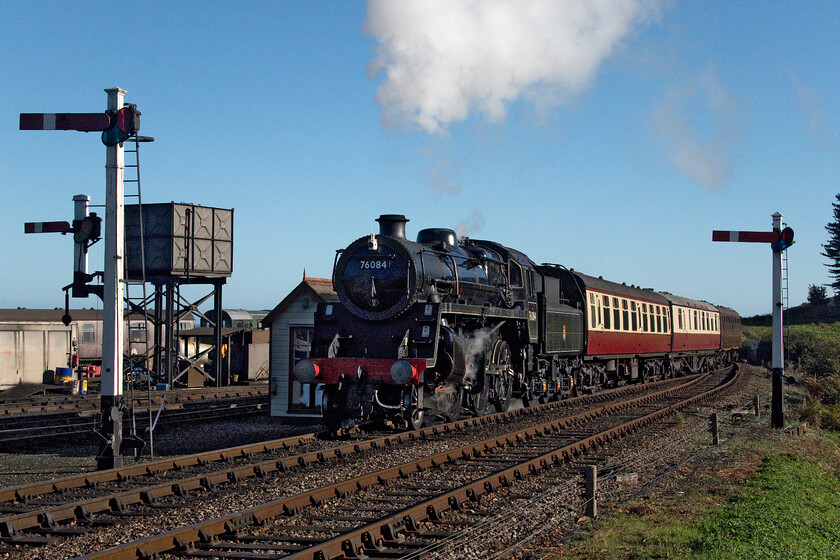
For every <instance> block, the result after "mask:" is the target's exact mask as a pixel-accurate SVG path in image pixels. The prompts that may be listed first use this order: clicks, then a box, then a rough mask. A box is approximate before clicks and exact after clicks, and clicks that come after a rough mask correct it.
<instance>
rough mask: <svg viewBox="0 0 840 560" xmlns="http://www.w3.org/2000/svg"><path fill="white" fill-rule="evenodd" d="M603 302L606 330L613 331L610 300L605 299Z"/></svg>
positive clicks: (602, 299)
mask: <svg viewBox="0 0 840 560" xmlns="http://www.w3.org/2000/svg"><path fill="white" fill-rule="evenodd" d="M601 301H603V302H604V328H605V329H611V328H612V321H611V315H610V298H608V297H603V298H601Z"/></svg>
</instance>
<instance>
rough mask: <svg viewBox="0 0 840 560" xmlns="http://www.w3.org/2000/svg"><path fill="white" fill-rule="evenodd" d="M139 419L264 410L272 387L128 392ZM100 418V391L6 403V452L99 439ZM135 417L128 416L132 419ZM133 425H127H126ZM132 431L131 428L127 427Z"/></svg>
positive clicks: (1, 427) (0, 415)
mask: <svg viewBox="0 0 840 560" xmlns="http://www.w3.org/2000/svg"><path fill="white" fill-rule="evenodd" d="M127 400H128V405H129V406H130V407H133V410H134V416H135V419H136V420H135V421H136V423H137V425H139V427H140V428H143V427H145V426H147V425H148V423H149V422H148V420H149V412H150V411H151V413H152V414H153V415H157V414H158V412H160V413H161V414H160V417H159V423H162V424H177V423H181V422H187V421H204V420H212V419H214V418H219V417H223V416H228V415H240V416H242V415H250V414H260V413H263V412H265V411H266V410H267V409H268V387H267V386H261V385H255V386H249V387H223V388H218V389H215V388H213V389H179V390H174V391H168V392H154V393H152V395H151V403H150V399H149V395H145V394H143V395H137V396H134V397H132V396H128V397H127ZM98 419H99V395H66V396H64V397H58V398H57V397H55V396H50V397H46V398H40V399H23V400H18V399H16V400H15V401H14V402H2V403H0V451H8V450H12V449H19V448H21V447H28V446H31V445H37V444H39V443H44V442H49V441H52V440H54V439H56V438H62V439H64V438H68V437H70V438H93V437H95V429H96V426H97V422H98ZM128 421H129V420H128V419H126V422H128ZM127 427H128V425H127V424H126V429H127ZM126 433H127V432H126Z"/></svg>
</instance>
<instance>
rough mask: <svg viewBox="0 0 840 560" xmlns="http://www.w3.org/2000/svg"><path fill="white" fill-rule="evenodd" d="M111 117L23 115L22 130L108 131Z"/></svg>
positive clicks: (105, 115) (71, 114) (104, 115)
mask: <svg viewBox="0 0 840 560" xmlns="http://www.w3.org/2000/svg"><path fill="white" fill-rule="evenodd" d="M109 126H111V117H110V115H108V114H107V113H21V114H20V130H78V131H80V132H93V131H99V130H107V129H108V127H109Z"/></svg>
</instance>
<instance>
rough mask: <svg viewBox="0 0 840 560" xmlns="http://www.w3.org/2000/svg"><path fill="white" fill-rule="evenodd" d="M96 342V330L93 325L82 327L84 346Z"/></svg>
mask: <svg viewBox="0 0 840 560" xmlns="http://www.w3.org/2000/svg"><path fill="white" fill-rule="evenodd" d="M94 342H96V330H95V329H94V327H93V325H91V324H87V323H86V324H84V325H82V344H93V343H94Z"/></svg>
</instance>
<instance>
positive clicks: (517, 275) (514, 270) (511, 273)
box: [508, 260, 524, 288]
mask: <svg viewBox="0 0 840 560" xmlns="http://www.w3.org/2000/svg"><path fill="white" fill-rule="evenodd" d="M508 277H509V279H510V287H511V288H521V287H522V286H523V285H524V284H523V283H522V267H521V266H520V265H519V263H518V262H516V261H514V260H511V261H508Z"/></svg>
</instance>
